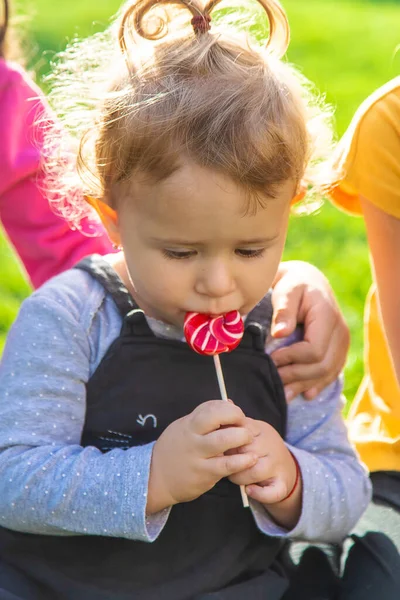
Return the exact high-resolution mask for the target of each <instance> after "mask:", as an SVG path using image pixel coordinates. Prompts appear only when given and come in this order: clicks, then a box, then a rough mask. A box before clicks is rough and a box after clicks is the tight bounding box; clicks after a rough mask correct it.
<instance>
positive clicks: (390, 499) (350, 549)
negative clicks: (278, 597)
mask: <svg viewBox="0 0 400 600" xmlns="http://www.w3.org/2000/svg"><path fill="white" fill-rule="evenodd" d="M371 480H372V484H373V489H374V494H373V499H372V502H371V504H370V505H369V507H368V509H367V511H366V512H365V514H364V515H363V517H362V518H361V519H360V521H359V523H358V524H357V526H356V527H355V529H354V531H353V532H352V534H351V535H350V536H349V537H348V539H347V540H346V542H345V543H344V545H343V547H338V546H328V545H314V546H312V545H310V544H302V543H299V542H295V543H293V544H291V545H290V548H289V549H288V550H287V554H288V556H286V557H285V560H286V561H288V562H287V564H289V569H291V572H292V575H291V577H290V581H291V584H290V588H289V589H288V591H287V592H286V594H285V595H284V597H283V600H399V598H400V554H399V552H400V472H379V473H373V474H372V475H371Z"/></svg>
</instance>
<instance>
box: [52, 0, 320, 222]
mask: <svg viewBox="0 0 400 600" xmlns="http://www.w3.org/2000/svg"><path fill="white" fill-rule="evenodd" d="M249 6H250V7H251V8H250V13H247V16H246V15H245V12H244V4H243V3H240V6H239V7H237V8H235V7H232V5H231V4H226V3H223V2H219V1H218V0H210V1H209V2H208V3H207V4H202V3H200V2H198V1H197V0H173V2H172V1H170V0H158V1H156V0H134V1H128V2H126V3H125V4H124V5H123V6H122V7H121V10H120V13H119V14H118V15H117V17H116V19H115V21H114V22H113V23H112V25H111V26H110V27H109V28H108V29H107V30H106V31H105V32H103V33H99V34H95V35H94V36H92V37H90V38H88V39H86V40H82V41H79V40H76V41H75V42H74V43H73V44H72V45H70V46H69V47H68V48H67V50H66V51H65V52H64V53H63V54H62V55H61V56H60V57H59V58H58V60H57V61H56V62H55V63H54V64H53V73H52V75H51V78H50V81H49V83H50V84H51V86H52V93H51V94H50V101H51V102H52V104H53V107H54V109H55V111H56V113H57V114H58V118H59V121H58V123H59V126H58V130H57V131H55V130H54V129H52V130H51V131H50V132H49V134H48V136H47V138H48V145H47V151H46V153H45V154H46V156H47V158H46V169H47V172H48V178H47V187H48V190H47V191H48V194H49V197H50V201H53V206H54V208H55V209H56V210H57V211H58V212H60V213H61V214H63V215H64V216H65V217H66V218H68V219H69V220H70V222H71V223H72V224H73V225H74V226H77V227H79V226H80V225H79V224H80V222H81V220H82V218H84V217H86V216H88V215H90V214H91V209H90V207H89V206H88V204H87V203H85V202H84V201H83V198H84V197H89V198H95V199H99V200H102V201H103V202H105V203H107V204H108V205H109V206H111V207H112V208H117V207H118V202H119V200H120V199H121V198H122V197H124V196H126V195H127V194H129V182H130V180H131V178H132V177H133V176H134V174H135V173H139V172H140V173H144V174H146V175H147V176H149V177H152V178H153V179H154V181H155V182H157V181H160V180H163V179H164V178H166V177H168V176H169V175H170V174H171V173H173V172H174V171H175V170H176V169H177V168H179V164H180V161H181V159H182V157H187V158H190V159H191V160H193V161H194V162H195V163H197V164H199V165H201V166H203V167H206V168H210V169H214V170H216V171H218V172H220V173H222V174H224V175H226V176H228V177H230V178H231V179H233V180H234V181H235V182H237V184H238V185H240V186H242V187H243V188H244V189H245V190H246V192H247V194H248V198H249V203H251V204H252V206H253V207H256V206H257V205H258V204H263V203H264V202H265V201H266V200H267V199H268V198H269V197H273V196H274V195H275V193H276V190H277V186H279V184H281V183H282V182H284V181H286V180H288V179H292V180H293V182H294V183H295V185H296V192H297V193H301V191H302V190H304V189H307V188H310V189H313V190H316V191H317V192H319V191H320V190H321V188H323V187H325V186H326V185H327V184H328V183H329V180H330V174H329V173H327V172H326V168H325V164H326V163H325V159H326V157H327V156H328V155H329V153H330V150H331V142H332V135H331V126H330V123H331V116H332V115H331V111H330V109H329V108H327V107H325V106H323V103H322V102H321V100H320V99H319V98H318V96H317V95H316V94H315V93H314V92H313V88H312V86H311V85H310V84H309V82H308V81H307V80H306V79H305V78H304V77H303V76H301V75H300V74H299V72H298V71H297V70H296V69H295V68H294V67H293V66H291V65H290V64H288V63H287V62H285V61H284V60H283V59H282V57H283V56H284V54H285V52H286V49H287V46H288V43H289V25H288V21H287V18H286V14H285V12H284V10H283V8H282V6H281V5H280V3H279V2H278V1H277V0H258V2H256V1H254V2H252V3H251V4H250V5H249ZM256 7H258V15H257V23H260V22H261V21H262V19H263V18H264V21H265V22H268V25H269V28H268V31H269V35H268V39H267V42H266V43H265V40H264V42H263V44H260V42H257V41H255V40H254V39H250V37H249V35H248V29H249V28H250V27H251V25H252V23H253V21H254V14H255V9H256ZM265 17H266V18H265ZM196 23H197V24H198V25H197V26H196ZM246 28H247V30H246ZM71 158H73V160H71ZM76 165H77V168H76ZM78 172H79V176H80V178H79V180H78V179H77V173H78ZM63 190H64V193H63ZM53 192H54V194H53ZM60 197H64V198H68V201H64V202H60ZM55 198H57V200H55Z"/></svg>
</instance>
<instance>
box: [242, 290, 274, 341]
mask: <svg viewBox="0 0 400 600" xmlns="http://www.w3.org/2000/svg"><path fill="white" fill-rule="evenodd" d="M272 313H273V308H272V291H271V290H270V291H269V292H268V293H267V294H266V295H265V296H264V298H263V299H262V300H261V301H260V302H259V303H258V304H257V305H256V306H255V307H254V308H253V310H252V311H250V313H249V314H248V315H247V318H246V323H245V326H246V330H247V331H249V333H250V334H251V336H252V341H253V347H254V349H255V350H259V351H261V352H264V351H265V342H266V339H267V336H268V334H269V331H270V329H271V322H272Z"/></svg>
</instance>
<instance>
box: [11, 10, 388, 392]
mask: <svg viewBox="0 0 400 600" xmlns="http://www.w3.org/2000/svg"><path fill="white" fill-rule="evenodd" d="M15 1H16V4H17V6H18V7H19V12H20V13H21V14H27V15H28V16H29V20H27V22H28V23H29V36H28V37H29V38H30V42H31V46H30V48H29V54H30V65H31V66H32V67H33V68H35V69H36V70H37V71H38V72H39V73H40V74H41V75H42V74H44V73H46V71H47V69H48V61H49V59H50V57H51V56H52V55H53V53H54V52H56V51H58V50H61V49H62V48H63V47H64V45H65V40H66V39H71V38H72V37H73V36H74V35H75V34H78V35H82V36H84V35H88V34H90V33H93V32H94V31H97V30H98V29H101V28H103V27H104V25H106V24H107V22H108V19H109V17H110V16H111V14H112V12H113V11H114V10H116V9H117V8H118V6H119V2H117V1H115V0H79V1H78V0H69V2H55V1H50V0H33V1H32V0H19V1H18V0H15ZM284 6H285V8H286V9H287V12H288V15H289V20H290V23H291V30H292V43H291V46H290V52H289V59H290V60H291V61H292V62H294V63H296V64H297V65H300V67H301V68H302V70H303V72H304V74H305V75H306V76H307V77H309V78H310V79H311V80H313V81H314V82H315V83H316V85H317V86H318V87H319V89H320V90H321V92H323V93H324V94H326V98H327V100H328V101H329V102H330V103H332V104H333V105H334V106H335V107H336V108H337V131H338V134H339V135H340V134H341V133H343V131H344V130H345V128H346V126H347V124H348V123H349V121H350V119H351V116H352V114H353V113H354V111H355V109H356V108H357V106H358V104H359V103H360V102H361V101H362V100H363V99H364V98H365V97H366V96H367V95H368V94H369V93H370V92H372V91H373V90H374V89H375V88H376V87H377V86H379V85H381V84H383V83H384V82H385V81H386V80H388V79H390V78H392V77H394V76H395V75H397V74H398V72H399V65H400V57H397V56H396V52H395V50H396V47H397V44H398V43H399V42H400V33H399V26H398V24H399V22H400V1H397V2H396V1H388V0H387V1H385V0H380V1H379V0H375V1H373V0H364V1H359V2H353V1H352V0H307V2H299V0H286V1H284ZM285 258H287V259H290V258H297V259H303V260H308V261H310V262H313V263H314V264H315V265H317V266H318V267H320V268H321V269H322V270H323V271H324V272H325V274H326V275H327V276H328V277H329V279H330V280H331V283H332V285H333V288H334V289H335V292H336V295H337V297H338V299H339V302H340V305H341V307H342V309H343V311H344V314H345V316H346V318H347V320H348V323H349V325H350V328H351V333H352V346H351V352H350V355H349V360H348V364H347V368H346V388H345V389H346V393H347V396H348V398H349V399H351V398H352V397H353V396H354V393H355V391H356V389H357V386H358V383H359V381H360V379H361V376H362V313H363V304H364V298H365V294H366V291H367V289H368V287H369V284H370V272H369V264H368V253H367V246H366V242H365V235H364V227H363V223H362V221H361V220H360V219H354V218H350V217H346V216H345V215H344V214H342V213H340V212H339V211H337V210H336V209H334V208H333V207H331V206H330V205H329V204H326V205H325V206H324V207H323V208H322V209H321V210H320V211H319V212H318V213H317V214H313V215H311V216H308V217H295V218H293V219H292V221H291V225H290V230H289V235H288V242H287V248H286V252H285ZM28 293H29V286H28V285H27V284H26V282H25V281H24V277H23V275H22V272H21V270H20V268H19V266H18V264H17V261H16V260H15V258H14V256H13V253H12V250H11V249H10V248H9V246H8V245H7V244H6V242H5V241H4V239H2V238H1V235H0V348H1V346H2V344H3V343H4V338H5V334H6V332H7V330H8V328H9V327H10V325H11V323H12V321H13V319H14V317H15V314H16V311H17V309H18V306H19V303H20V302H21V300H22V299H23V298H24V297H25V296H26V295H27V294H28Z"/></svg>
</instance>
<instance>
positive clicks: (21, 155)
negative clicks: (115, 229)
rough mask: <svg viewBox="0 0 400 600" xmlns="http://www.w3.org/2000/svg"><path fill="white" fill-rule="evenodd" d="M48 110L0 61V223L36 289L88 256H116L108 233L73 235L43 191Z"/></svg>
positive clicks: (15, 72)
mask: <svg viewBox="0 0 400 600" xmlns="http://www.w3.org/2000/svg"><path fill="white" fill-rule="evenodd" d="M47 110H48V108H47V106H46V103H45V100H44V98H43V95H42V93H41V91H40V90H39V88H37V87H36V86H35V85H34V84H33V83H32V82H31V81H30V80H29V79H28V78H27V76H26V75H25V74H24V73H23V72H22V70H21V69H20V68H19V67H18V66H16V65H12V64H9V63H6V62H5V61H3V60H0V131H1V144H0V217H1V221H2V223H3V226H4V228H5V230H6V232H7V235H8V237H9V239H10V241H11V243H12V244H13V246H14V247H15V249H16V251H17V252H18V254H19V256H20V258H21V260H22V262H23V264H24V265H25V269H26V271H27V273H28V275H29V277H30V279H31V281H32V284H33V285H34V286H35V287H37V286H39V285H41V284H42V283H43V282H44V281H46V280H47V279H49V278H50V277H52V276H53V275H56V274H57V273H59V272H60V271H63V270H64V269H67V268H69V267H71V266H72V265H73V264H75V263H76V262H77V261H79V260H80V259H81V258H82V257H84V256H86V255H88V254H92V253H94V252H97V253H99V254H106V253H108V252H112V247H111V244H110V241H109V240H108V238H107V235H106V234H105V233H104V234H103V235H101V236H99V237H87V236H84V235H83V234H81V233H80V232H79V231H76V230H72V229H70V227H69V226H68V223H67V222H66V221H64V220H63V219H62V218H60V217H58V216H56V215H55V214H54V213H53V212H52V211H51V209H50V207H49V205H48V202H47V199H46V198H45V197H44V196H43V195H42V193H41V191H40V188H41V186H40V184H41V179H42V178H43V174H42V173H41V172H40V169H39V163H40V144H41V142H42V138H41V132H40V129H39V128H38V127H37V126H35V121H36V118H37V116H38V115H40V114H41V113H43V112H44V111H47Z"/></svg>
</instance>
